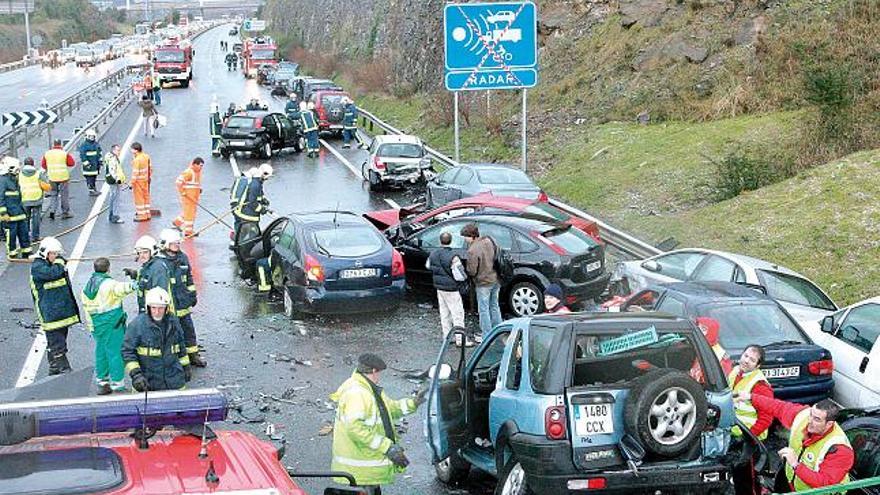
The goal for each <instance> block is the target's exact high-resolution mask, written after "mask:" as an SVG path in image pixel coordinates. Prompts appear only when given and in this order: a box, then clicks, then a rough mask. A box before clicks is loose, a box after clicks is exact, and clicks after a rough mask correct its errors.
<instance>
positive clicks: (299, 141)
mask: <svg viewBox="0 0 880 495" xmlns="http://www.w3.org/2000/svg"><path fill="white" fill-rule="evenodd" d="M304 144H305V140H304V139H303V138H302V137H298V138H296V139H294V140H293V151H295V152H297V153H302V150H303V146H304Z"/></svg>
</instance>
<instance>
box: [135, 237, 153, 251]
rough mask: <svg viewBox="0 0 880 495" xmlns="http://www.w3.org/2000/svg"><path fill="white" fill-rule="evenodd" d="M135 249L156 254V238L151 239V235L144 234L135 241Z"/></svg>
mask: <svg viewBox="0 0 880 495" xmlns="http://www.w3.org/2000/svg"><path fill="white" fill-rule="evenodd" d="M134 250H135V251H144V250H146V251H149V252H150V254H156V239H153V236H149V235H144V236H141V238H140V239H138V240H137V242H135V243H134Z"/></svg>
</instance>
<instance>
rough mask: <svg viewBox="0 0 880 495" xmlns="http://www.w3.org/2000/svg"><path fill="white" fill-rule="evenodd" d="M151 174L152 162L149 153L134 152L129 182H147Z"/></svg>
mask: <svg viewBox="0 0 880 495" xmlns="http://www.w3.org/2000/svg"><path fill="white" fill-rule="evenodd" d="M152 175H153V164H152V163H151V161H150V155H148V154H146V153H144V152H140V153H135V155H134V158H133V159H132V160H131V182H132V183H134V182H146V183H149V182H150V180H151V179H152Z"/></svg>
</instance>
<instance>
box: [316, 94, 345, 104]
mask: <svg viewBox="0 0 880 495" xmlns="http://www.w3.org/2000/svg"><path fill="white" fill-rule="evenodd" d="M343 98H345V95H324V96H322V97H321V104H322V105H324V106H325V107H328V106H330V105H341V104H342V99H343Z"/></svg>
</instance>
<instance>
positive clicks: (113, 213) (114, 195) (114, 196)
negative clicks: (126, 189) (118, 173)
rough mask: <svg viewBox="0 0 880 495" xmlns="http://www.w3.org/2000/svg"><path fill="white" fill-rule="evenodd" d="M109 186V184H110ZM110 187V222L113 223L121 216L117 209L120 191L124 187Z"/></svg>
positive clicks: (117, 185)
mask: <svg viewBox="0 0 880 495" xmlns="http://www.w3.org/2000/svg"><path fill="white" fill-rule="evenodd" d="M108 185H109V184H108ZM109 187H110V198H109V205H110V210H109V213H108V215H109V220H110V221H111V222H112V221H113V220H116V219H117V218H119V214H118V212H117V209H118V208H119V189H120V188H121V187H122V186H120V185H119V184H113V185H109Z"/></svg>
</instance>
